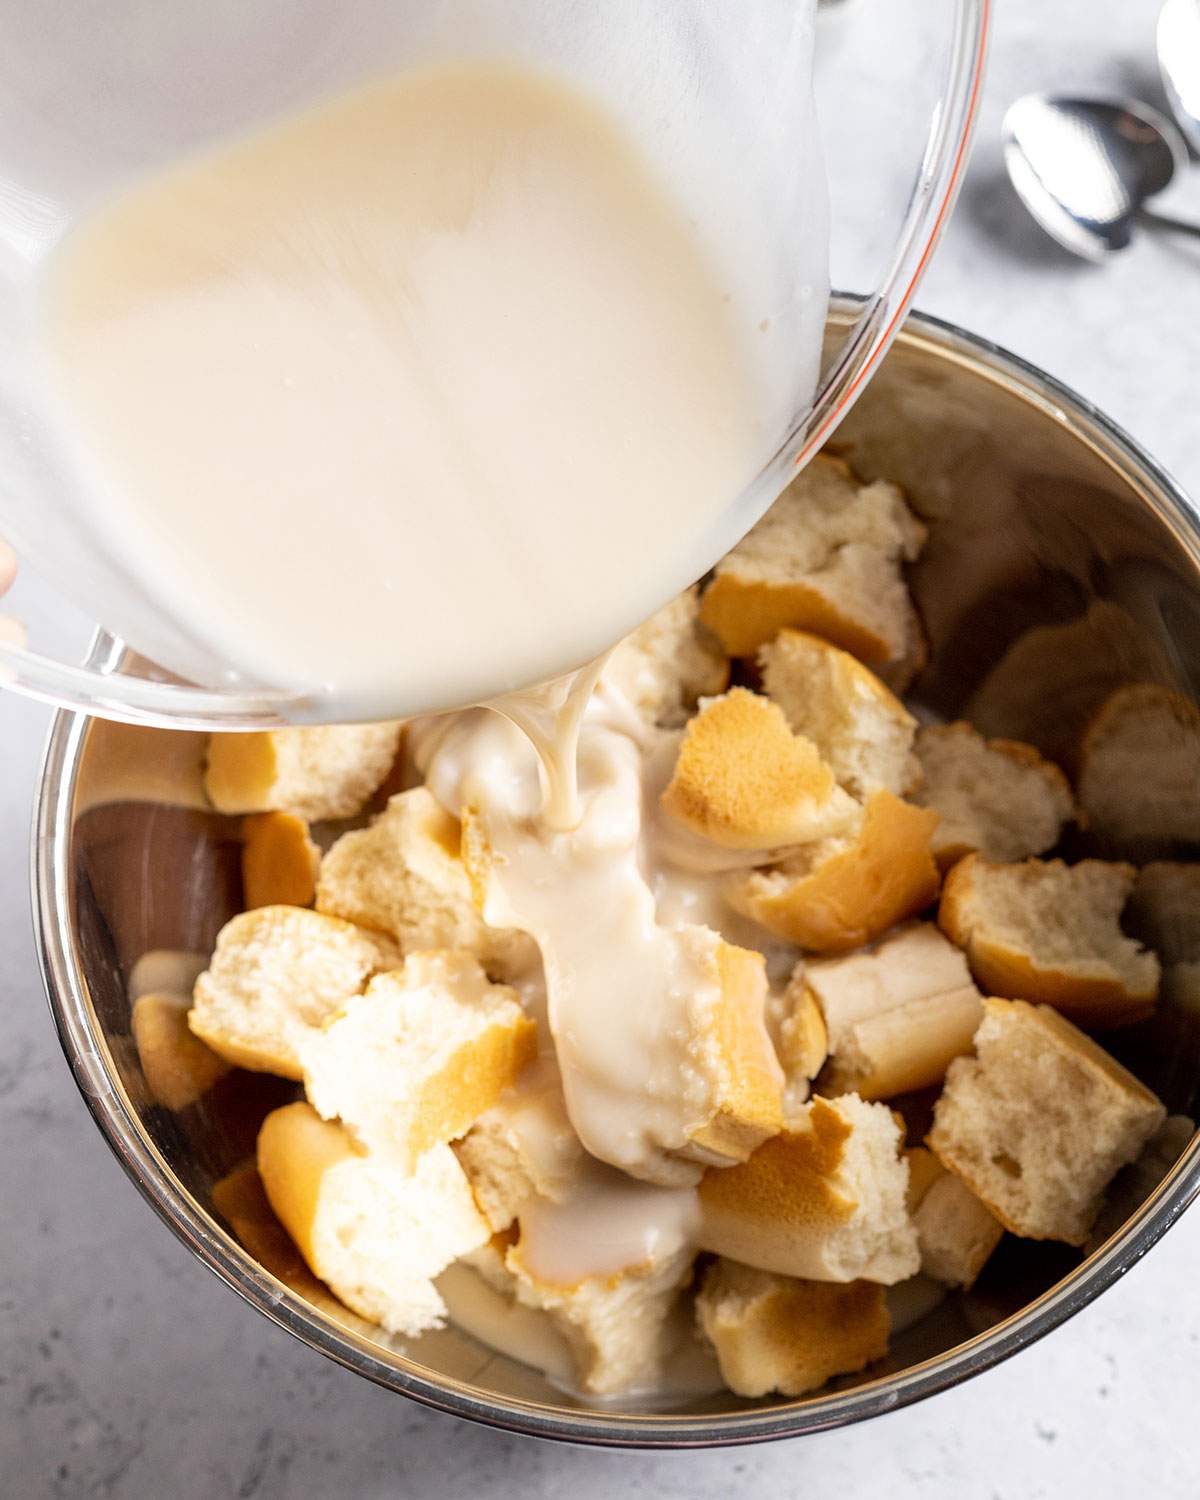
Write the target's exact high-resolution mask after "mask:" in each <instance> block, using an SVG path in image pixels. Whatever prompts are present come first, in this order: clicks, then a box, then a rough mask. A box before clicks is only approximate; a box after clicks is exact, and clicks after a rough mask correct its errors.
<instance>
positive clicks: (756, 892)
mask: <svg viewBox="0 0 1200 1500" xmlns="http://www.w3.org/2000/svg"><path fill="white" fill-rule="evenodd" d="M936 827H937V814H936V813H935V812H931V811H929V809H927V808H922V807H913V806H912V804H911V803H908V802H903V801H901V800H900V798H899V797H896V796H894V795H893V794H892V793H891V792H886V791H881V792H876V793H875V794H874V795H873V796H872V797H871V799H870V801H869V802H868V803H867V806H866V809H865V811H864V813H863V815H862V822H861V825H860V827H859V828H858V831H857V832H856V833H854V834H853V835H848V836H844V837H841V838H832V839H826V840H823V841H822V842H821V843H817V844H812V845H810V846H808V847H807V848H804V849H801V850H799V851H798V852H797V853H796V854H794V855H792V856H790V857H789V858H788V859H785V860H784V861H783V862H782V863H781V864H779V865H777V866H775V867H774V868H773V869H769V870H756V871H754V873H753V874H751V875H748V876H733V877H731V879H730V882H729V885H728V887H727V895H728V899H729V902H730V904H731V905H732V906H733V907H734V909H735V910H736V911H739V912H741V913H742V914H743V915H744V916H747V917H752V918H753V919H754V920H755V921H756V922H758V923H760V924H761V925H762V926H763V927H765V928H766V929H767V931H768V932H771V933H774V935H775V936H776V937H781V938H785V939H786V940H787V941H788V942H789V943H795V944H797V945H798V946H799V947H801V948H806V949H808V950H809V951H810V952H813V953H845V952H847V951H848V950H849V949H851V948H860V947H862V945H863V944H864V943H869V942H871V941H872V940H873V939H875V938H877V937H878V936H879V935H880V934H881V933H883V932H886V931H887V930H888V928H889V927H894V926H895V925H896V923H897V922H903V921H904V920H905V919H906V918H908V917H911V916H914V915H916V913H917V912H919V911H922V910H923V909H924V908H925V907H926V906H928V905H929V903H930V902H931V901H932V900H933V899H934V897H935V896H936V895H937V892H938V869H937V865H936V863H935V862H934V858H933V855H932V853H931V852H930V841H931V839H932V838H933V833H934V830H935V828H936Z"/></svg>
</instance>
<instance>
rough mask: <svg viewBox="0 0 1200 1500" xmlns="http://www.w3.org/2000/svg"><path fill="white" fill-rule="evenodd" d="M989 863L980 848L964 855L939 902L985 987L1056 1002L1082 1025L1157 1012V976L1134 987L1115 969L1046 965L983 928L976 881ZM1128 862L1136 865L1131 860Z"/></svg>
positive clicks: (942, 918) (941, 919)
mask: <svg viewBox="0 0 1200 1500" xmlns="http://www.w3.org/2000/svg"><path fill="white" fill-rule="evenodd" d="M1025 863H1026V864H1031V865H1032V864H1037V863H1040V862H1039V861H1037V860H1027V861H1025ZM990 867H991V866H990V862H989V861H987V860H985V859H983V857H982V856H981V855H978V854H970V855H968V856H967V857H966V858H965V859H962V860H960V861H959V862H958V864H956V865H955V866H954V868H953V869H952V870H951V871H950V873H949V874H948V875H947V876H946V883H945V885H944V886H943V888H942V899H941V904H940V906H939V907H938V926H939V927H940V928H941V929H942V931H943V932H944V933H945V934H946V936H947V937H948V938H949V939H950V941H951V942H952V943H955V944H956V945H957V946H958V947H960V948H961V949H962V950H963V952H964V953H965V954H966V955H967V961H968V962H969V963H970V965H971V972H972V974H973V975H974V976H975V980H976V982H977V983H978V985H979V987H980V989H982V990H983V991H984V992H985V993H986V994H991V995H997V996H999V997H1000V998H1002V999H1010V1000H1029V1001H1033V1002H1035V1003H1040V1004H1043V1005H1050V1006H1053V1007H1054V1008H1055V1009H1056V1010H1061V1011H1062V1012H1063V1013H1064V1014H1065V1015H1067V1016H1069V1017H1070V1019H1071V1020H1073V1021H1075V1022H1077V1023H1078V1024H1079V1025H1081V1026H1090V1027H1097V1028H1106V1027H1116V1026H1129V1025H1132V1024H1133V1023H1134V1022H1137V1021H1141V1020H1144V1019H1145V1018H1146V1017H1147V1016H1148V1015H1150V1014H1151V1013H1152V1011H1153V1009H1154V1005H1155V1002H1156V1000H1157V998H1158V985H1157V982H1156V983H1155V984H1154V985H1153V986H1152V987H1151V988H1149V989H1147V990H1146V991H1145V992H1141V993H1137V992H1131V991H1130V990H1129V988H1128V987H1127V985H1126V984H1125V982H1124V980H1122V979H1121V978H1120V977H1119V976H1117V975H1116V974H1115V972H1114V974H1113V976H1112V977H1104V976H1100V975H1079V974H1071V973H1069V972H1067V971H1066V970H1065V969H1063V968H1053V967H1051V968H1047V967H1043V966H1042V965H1040V964H1038V963H1036V962H1035V960H1034V959H1033V958H1032V957H1031V955H1030V954H1029V953H1027V952H1022V951H1021V950H1020V949H1018V948H1015V947H1013V946H1012V945H1011V944H1008V943H1004V942H1001V941H998V940H996V939H994V938H990V937H988V936H986V934H984V933H981V932H980V931H979V930H978V927H977V925H976V923H975V922H974V920H973V917H972V912H971V908H972V903H973V901H974V899H975V887H974V882H975V880H976V877H977V874H978V872H980V871H986V870H987V869H988V868H990ZM1128 868H1129V869H1130V870H1131V871H1132V866H1130V867H1128Z"/></svg>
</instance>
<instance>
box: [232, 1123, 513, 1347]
mask: <svg viewBox="0 0 1200 1500" xmlns="http://www.w3.org/2000/svg"><path fill="white" fill-rule="evenodd" d="M258 1170H259V1174H260V1175H261V1177H262V1182H263V1187H264V1189H265V1190H266V1194H267V1198H268V1200H269V1201H270V1204H271V1207H272V1208H273V1209H274V1211H275V1213H276V1214H277V1215H278V1217H279V1219H280V1221H281V1223H282V1224H283V1226H284V1228H285V1229H286V1230H287V1231H288V1233H289V1234H290V1235H291V1237H292V1239H293V1240H294V1241H295V1243H296V1246H297V1248H298V1249H299V1251H300V1253H301V1254H302V1255H303V1256H304V1259H305V1261H306V1262H307V1264H308V1266H309V1268H310V1269H311V1270H312V1272H313V1274H314V1275H315V1276H317V1277H319V1278H320V1280H322V1281H324V1282H325V1283H326V1284H327V1285H328V1286H329V1288H330V1289H331V1290H332V1291H333V1292H334V1294H335V1295H336V1296H338V1297H339V1298H340V1299H341V1300H342V1301H343V1302H344V1303H345V1304H346V1306H347V1307H349V1308H351V1309H352V1310H353V1311H354V1312H356V1313H358V1314H359V1315H360V1316H362V1317H364V1318H368V1319H370V1320H371V1321H372V1322H375V1323H378V1324H380V1325H381V1326H382V1327H383V1328H384V1329H386V1331H387V1332H388V1333H396V1334H404V1335H407V1336H409V1337H414V1338H415V1337H416V1336H417V1335H418V1334H421V1333H424V1332H425V1331H426V1330H427V1329H430V1328H438V1327H440V1326H441V1325H442V1323H443V1322H444V1321H445V1316H446V1308H445V1304H444V1303H443V1301H442V1299H441V1296H440V1295H439V1293H438V1291H437V1288H436V1287H435V1286H434V1285H433V1277H435V1276H437V1275H438V1273H439V1272H441V1271H443V1270H445V1268H446V1267H447V1266H448V1265H449V1264H450V1263H451V1261H454V1260H457V1259H458V1258H459V1256H462V1255H465V1254H466V1253H467V1252H468V1251H471V1250H474V1249H476V1248H477V1247H478V1246H480V1245H482V1244H485V1243H486V1241H487V1239H488V1236H489V1233H490V1231H489V1230H488V1227H487V1224H486V1222H485V1221H484V1218H483V1216H482V1214H480V1212H479V1210H478V1208H477V1207H476V1205H475V1200H474V1198H473V1197H472V1195H471V1188H470V1185H469V1183H468V1182H467V1179H466V1176H465V1175H464V1173H463V1170H462V1168H461V1167H460V1166H459V1164H458V1160H457V1158H456V1157H455V1155H454V1153H453V1151H451V1150H450V1148H449V1146H435V1147H434V1148H433V1149H432V1150H431V1151H428V1152H426V1154H425V1155H424V1156H423V1157H422V1158H421V1160H420V1162H419V1163H418V1164H417V1168H416V1171H415V1172H412V1173H409V1172H406V1171H405V1170H404V1169H403V1168H402V1167H400V1166H398V1165H397V1164H396V1163H395V1162H394V1161H389V1160H386V1159H384V1158H380V1157H377V1156H373V1155H365V1154H363V1153H362V1152H360V1151H359V1150H358V1149H357V1148H356V1147H355V1145H354V1142H353V1140H352V1139H351V1137H350V1135H349V1132H348V1131H346V1130H344V1129H343V1128H342V1126H340V1125H337V1124H334V1123H331V1122H329V1121H326V1120H322V1119H321V1118H320V1116H319V1115H318V1114H317V1113H316V1111H315V1110H314V1109H313V1108H312V1107H311V1106H310V1105H308V1104H303V1103H297V1104H288V1105H285V1106H284V1108H283V1109H277V1110H275V1111H274V1112H273V1113H272V1114H269V1115H268V1116H267V1118H266V1119H265V1120H264V1121H263V1125H262V1130H261V1131H260V1132H259V1137H258Z"/></svg>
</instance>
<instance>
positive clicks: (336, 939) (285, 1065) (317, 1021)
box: [188, 906, 401, 1078]
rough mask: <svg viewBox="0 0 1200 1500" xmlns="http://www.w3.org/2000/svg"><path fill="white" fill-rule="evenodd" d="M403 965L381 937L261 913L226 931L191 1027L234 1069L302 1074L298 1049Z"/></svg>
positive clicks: (295, 910) (308, 917)
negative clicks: (376, 979)
mask: <svg viewBox="0 0 1200 1500" xmlns="http://www.w3.org/2000/svg"><path fill="white" fill-rule="evenodd" d="M400 962H401V955H400V951H399V949H397V948H396V946H395V944H394V943H392V942H391V941H390V940H389V939H387V938H385V937H381V936H380V935H379V934H377V933H373V932H364V931H363V930H362V929H361V928H358V927H355V926H354V925H353V924H352V923H350V922H342V921H339V920H338V919H337V918H335V917H328V916H322V915H321V914H320V913H319V912H315V911H308V910H306V909H305V908H303V907H298V906H260V907H258V908H257V909H256V910H254V911H248V912H242V913H241V914H240V915H239V916H236V917H232V918H231V919H230V920H229V921H228V922H226V924H225V926H224V927H223V928H222V929H221V931H220V934H219V935H218V937H217V946H216V948H215V950H214V951H213V955H212V957H211V959H210V960H209V965H208V968H207V969H206V970H205V972H204V973H202V974H201V975H200V976H199V978H198V979H197V980H196V985H195V989H194V991H193V1000H192V1008H191V1010H190V1011H189V1012H188V1025H189V1026H190V1027H191V1029H192V1031H193V1032H194V1033H195V1035H196V1036H198V1037H199V1038H200V1040H201V1041H202V1042H205V1043H207V1045H208V1046H209V1047H211V1048H212V1049H213V1051H214V1052H218V1053H220V1055H221V1056H222V1057H224V1058H226V1059H227V1060H228V1061H229V1062H231V1063H233V1064H234V1065H235V1066H236V1067H240V1068H251V1069H253V1070H254V1071H255V1072H260V1073H278V1074H280V1075H281V1076H282V1077H284V1078H299V1077H301V1074H302V1069H301V1066H300V1058H299V1055H298V1053H297V1046H298V1043H299V1041H300V1039H301V1038H302V1037H303V1036H304V1035H305V1034H307V1033H308V1032H309V1031H311V1030H312V1029H314V1028H319V1027H321V1026H323V1025H324V1024H325V1022H326V1021H328V1020H329V1019H330V1017H332V1016H334V1015H336V1014H337V1012H338V1011H340V1010H342V1009H343V1007H344V1006H345V1004H346V1002H347V1001H348V1000H349V999H350V998H351V997H352V996H354V995H358V994H360V993H361V992H362V990H363V989H364V988H365V987H366V984H367V981H368V979H370V978H371V976H372V975H373V974H377V973H379V972H381V971H383V970H386V969H392V968H396V967H397V966H398V965H399V964H400Z"/></svg>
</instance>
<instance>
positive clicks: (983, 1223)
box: [906, 1146, 1004, 1287]
mask: <svg viewBox="0 0 1200 1500" xmlns="http://www.w3.org/2000/svg"><path fill="white" fill-rule="evenodd" d="M906 1155H907V1157H908V1211H909V1213H910V1214H911V1215H912V1219H913V1223H914V1224H915V1225H916V1226H917V1244H918V1245H919V1247H920V1250H921V1271H922V1274H923V1275H925V1276H931V1277H932V1278H933V1279H934V1280H935V1281H940V1282H944V1283H945V1284H946V1285H947V1286H961V1287H969V1286H972V1285H974V1283H975V1281H976V1280H977V1279H978V1276H979V1273H980V1271H982V1270H983V1268H984V1266H985V1264H986V1263H987V1260H988V1257H989V1256H990V1255H991V1253H992V1251H993V1250H994V1249H995V1248H996V1246H997V1245H998V1244H999V1243H1000V1240H1001V1238H1002V1237H1003V1234H1004V1225H1003V1224H1001V1222H1000V1220H999V1219H998V1218H997V1217H996V1216H995V1214H994V1213H992V1211H991V1209H990V1208H988V1206H987V1204H986V1203H984V1202H983V1201H982V1200H981V1199H980V1198H977V1197H976V1196H975V1194H974V1193H973V1192H972V1191H971V1189H970V1188H969V1187H968V1186H967V1185H966V1183H965V1182H964V1181H963V1180H962V1178H961V1177H958V1176H956V1175H955V1174H954V1173H953V1172H950V1171H948V1170H947V1169H946V1168H945V1167H943V1166H942V1164H941V1162H940V1161H939V1160H938V1159H937V1157H936V1156H935V1155H934V1154H933V1152H932V1151H929V1150H927V1149H926V1148H925V1147H924V1146H917V1147H915V1148H914V1149H913V1150H911V1151H909V1152H907V1153H906Z"/></svg>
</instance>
